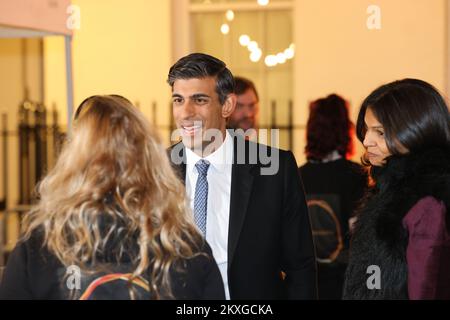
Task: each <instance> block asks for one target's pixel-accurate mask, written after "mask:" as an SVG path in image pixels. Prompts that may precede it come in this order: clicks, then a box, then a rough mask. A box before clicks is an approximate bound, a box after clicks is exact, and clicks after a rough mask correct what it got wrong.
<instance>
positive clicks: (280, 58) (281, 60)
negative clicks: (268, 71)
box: [277, 53, 286, 64]
mask: <svg viewBox="0 0 450 320" xmlns="http://www.w3.org/2000/svg"><path fill="white" fill-rule="evenodd" d="M285 62H286V56H285V55H284V53H279V54H277V63H279V64H283V63H285Z"/></svg>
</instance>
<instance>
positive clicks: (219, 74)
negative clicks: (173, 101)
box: [167, 53, 235, 105]
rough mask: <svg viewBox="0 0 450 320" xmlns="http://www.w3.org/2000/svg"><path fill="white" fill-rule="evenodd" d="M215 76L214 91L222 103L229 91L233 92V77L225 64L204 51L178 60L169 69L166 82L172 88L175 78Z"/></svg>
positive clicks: (186, 78)
mask: <svg viewBox="0 0 450 320" xmlns="http://www.w3.org/2000/svg"><path fill="white" fill-rule="evenodd" d="M206 77H215V78H216V92H217V94H218V96H219V101H220V104H222V105H223V104H224V103H225V101H226V100H227V97H228V95H229V94H230V93H234V86H235V83H234V77H233V74H232V73H231V71H230V70H229V69H228V68H227V66H226V64H225V63H224V62H223V61H221V60H219V59H217V58H215V57H213V56H210V55H207V54H204V53H192V54H190V55H187V56H185V57H183V58H181V59H180V60H178V61H177V62H176V63H175V64H174V65H173V66H172V67H171V68H170V70H169V75H168V78H167V82H168V83H169V84H170V86H171V87H172V88H173V84H174V83H175V81H176V80H179V79H183V80H188V79H202V78H206Z"/></svg>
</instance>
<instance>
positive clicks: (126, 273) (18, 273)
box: [0, 95, 224, 299]
mask: <svg viewBox="0 0 450 320" xmlns="http://www.w3.org/2000/svg"><path fill="white" fill-rule="evenodd" d="M38 199H39V201H38V203H37V204H36V206H35V207H34V208H33V209H32V211H31V212H30V213H29V214H28V215H27V216H26V218H25V220H24V236H23V238H22V239H21V240H20V241H19V243H18V244H17V246H16V248H15V249H14V251H13V252H12V254H11V256H10V258H9V261H8V264H7V268H6V270H5V274H4V279H3V281H2V283H1V286H0V298H3V299H5V298H9V299H21V298H22V299H73V298H76V299H78V298H80V299H97V298H98V299H124V298H132V299H173V298H174V299H224V287H223V283H222V279H221V276H220V272H219V270H218V267H217V265H216V263H215V261H214V258H213V257H212V254H211V249H210V248H209V246H208V245H207V243H206V242H205V241H204V240H203V238H202V236H201V234H200V233H199V231H198V230H197V228H196V227H195V224H194V223H193V218H192V214H191V212H190V211H189V205H188V204H187V202H186V198H185V191H184V188H183V185H182V184H181V183H180V182H179V180H178V178H177V177H176V175H175V173H174V172H173V171H172V168H171V166H170V163H169V160H168V158H167V155H166V152H165V149H164V147H163V146H162V144H161V142H160V141H159V139H158V138H157V135H156V133H155V132H154V131H153V129H152V128H151V127H150V125H149V124H148V122H147V121H146V119H145V118H144V116H143V115H142V113H141V112H139V111H138V110H137V109H136V108H135V107H134V106H133V105H132V104H131V103H130V102H129V101H128V100H127V99H125V98H123V97H120V96H116V95H109V96H93V97H90V98H88V99H86V100H85V101H83V102H82V103H81V105H80V106H79V108H78V110H77V112H76V114H75V120H74V125H73V131H72V134H71V138H70V139H69V140H68V141H67V143H66V145H65V146H64V148H63V150H62V152H61V155H60V157H59V158H58V161H57V163H56V165H55V167H54V168H53V169H52V170H51V171H50V172H49V174H48V175H47V176H46V177H45V178H44V179H43V181H42V182H41V183H40V184H39V186H38Z"/></svg>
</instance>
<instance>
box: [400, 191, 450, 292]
mask: <svg viewBox="0 0 450 320" xmlns="http://www.w3.org/2000/svg"><path fill="white" fill-rule="evenodd" d="M446 215H447V213H446V207H445V205H444V203H443V202H442V201H438V200H437V199H435V198H433V197H431V196H427V197H425V198H422V199H421V200H420V201H419V202H417V203H416V204H415V205H414V207H412V208H411V210H410V211H409V212H408V214H407V215H406V216H405V217H404V218H403V225H404V226H405V228H406V229H407V230H408V234H409V241H408V247H407V249H406V259H407V264H408V294H409V298H410V299H412V300H417V299H450V235H449V231H448V230H447V227H446Z"/></svg>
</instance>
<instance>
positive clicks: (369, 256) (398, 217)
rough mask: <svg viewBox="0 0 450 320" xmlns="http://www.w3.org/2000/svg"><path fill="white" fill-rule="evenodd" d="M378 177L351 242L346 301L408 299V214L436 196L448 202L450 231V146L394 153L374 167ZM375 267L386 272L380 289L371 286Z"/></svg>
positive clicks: (447, 213) (444, 202) (439, 263)
mask: <svg viewBox="0 0 450 320" xmlns="http://www.w3.org/2000/svg"><path fill="white" fill-rule="evenodd" d="M373 177H374V179H375V181H376V185H375V186H374V187H373V188H372V189H371V190H370V192H369V193H368V195H367V197H366V200H365V202H364V205H363V207H362V209H361V210H360V213H359V215H358V221H357V223H356V226H355V231H354V235H353V238H352V241H351V249H350V261H349V265H348V268H347V272H346V280H345V287H344V299H408V266H407V259H406V249H407V246H408V230H407V229H406V228H405V227H404V225H403V218H404V217H405V216H406V215H407V214H408V213H409V212H410V210H411V208H412V207H413V206H414V205H415V204H417V203H418V202H419V201H420V200H421V199H424V198H425V197H428V196H431V197H433V198H434V199H436V200H437V201H440V202H442V203H443V204H444V205H445V207H446V218H447V230H449V228H448V223H449V220H450V218H449V217H448V216H449V214H450V149H445V148H443V149H442V148H441V149H439V148H433V149H428V150H424V151H422V152H416V153H413V154H408V155H403V156H392V157H390V158H389V160H388V161H387V163H386V165H385V166H383V167H381V168H375V169H374V171H373ZM442 259H450V257H449V256H447V257H442ZM437 263H438V265H442V261H438V262H437ZM371 265H376V266H379V267H380V270H381V288H380V289H379V290H370V289H368V287H367V285H366V282H367V279H368V278H369V277H370V274H368V273H367V268H368V267H369V266H371Z"/></svg>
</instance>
